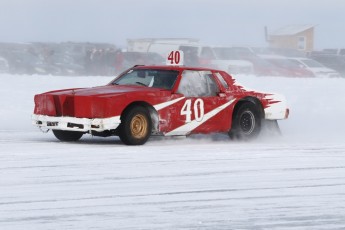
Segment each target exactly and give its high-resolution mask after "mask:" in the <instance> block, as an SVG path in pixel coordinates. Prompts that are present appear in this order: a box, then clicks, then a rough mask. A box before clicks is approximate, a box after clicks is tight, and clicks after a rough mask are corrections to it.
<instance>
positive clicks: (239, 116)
mask: <svg viewBox="0 0 345 230" xmlns="http://www.w3.org/2000/svg"><path fill="white" fill-rule="evenodd" d="M261 119H262V118H261V112H260V110H259V108H258V106H256V105H255V104H253V103H251V102H245V103H243V104H242V105H240V107H239V108H238V110H237V112H236V113H235V114H234V115H233V120H232V128H231V130H230V132H229V136H230V138H231V139H239V140H250V139H253V138H255V137H257V136H258V135H259V133H260V131H261Z"/></svg>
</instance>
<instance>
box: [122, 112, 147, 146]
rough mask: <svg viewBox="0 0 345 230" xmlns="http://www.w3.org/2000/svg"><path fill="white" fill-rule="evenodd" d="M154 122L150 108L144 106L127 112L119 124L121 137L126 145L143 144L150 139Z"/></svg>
mask: <svg viewBox="0 0 345 230" xmlns="http://www.w3.org/2000/svg"><path fill="white" fill-rule="evenodd" d="M151 130H152V122H151V118H150V114H149V112H148V110H147V109H146V108H144V107H142V106H136V107H132V108H130V109H129V110H128V111H126V112H125V114H124V115H123V117H122V119H121V124H120V126H119V137H120V139H121V141H122V142H123V143H125V144H126V145H142V144H145V142H146V141H147V140H148V139H149V137H150V135H151Z"/></svg>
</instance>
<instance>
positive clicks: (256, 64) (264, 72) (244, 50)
mask: <svg viewBox="0 0 345 230" xmlns="http://www.w3.org/2000/svg"><path fill="white" fill-rule="evenodd" d="M214 50H215V52H216V53H217V55H218V56H220V57H222V58H223V59H229V60H245V61H248V62H250V63H251V64H252V65H253V73H254V74H255V75H256V76H286V75H287V71H286V70H284V69H282V68H280V67H278V66H276V65H274V64H272V63H271V62H269V61H267V60H265V59H264V58H262V56H263V57H265V55H257V54H256V53H254V52H253V50H252V49H251V48H250V47H217V48H214Z"/></svg>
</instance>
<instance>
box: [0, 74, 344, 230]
mask: <svg viewBox="0 0 345 230" xmlns="http://www.w3.org/2000/svg"><path fill="white" fill-rule="evenodd" d="M238 79H239V81H240V82H241V83H243V84H244V85H245V86H247V87H248V88H255V89H258V90H263V91H268V92H279V93H282V94H284V95H285V96H286V97H287V99H288V102H289V107H290V118H289V119H288V120H284V121H280V122H279V124H280V127H281V130H282V132H283V136H282V137H262V138H260V139H259V140H257V141H255V142H251V143H242V142H232V141H230V140H229V139H228V138H227V137H226V135H212V136H204V135H198V136H192V137H188V138H184V139H176V138H151V139H150V140H149V141H148V142H147V143H146V144H145V145H144V146H135V147H129V146H124V145H122V144H121V142H120V141H119V140H118V139H117V138H114V137H112V138H95V137H91V136H84V137H83V138H82V139H81V141H80V142H78V143H62V142H59V141H57V140H56V139H55V138H54V136H53V135H52V133H47V134H44V133H42V132H40V131H39V130H38V129H37V128H36V127H33V126H32V125H31V113H32V110H33V95H34V94H36V93H40V92H44V91H48V90H53V89H60V88H70V87H83V86H95V85H103V84H106V83H107V82H109V81H110V80H111V78H109V77H56V76H14V75H0V80H1V85H0V162H1V163H0V178H1V179H0V229H1V230H7V229H10V230H12V229H18V230H23V229H29V230H40V229H42V230H43V229H44V230H46V229H54V230H55V229H210V230H214V229H216V230H217V229H344V228H345V141H344V140H345V122H344V118H345V79H291V78H272V77H260V78H258V77H254V76H238Z"/></svg>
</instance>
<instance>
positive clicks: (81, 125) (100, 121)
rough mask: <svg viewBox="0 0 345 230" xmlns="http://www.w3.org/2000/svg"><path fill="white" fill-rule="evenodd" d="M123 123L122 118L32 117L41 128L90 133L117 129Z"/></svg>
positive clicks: (33, 122)
mask: <svg viewBox="0 0 345 230" xmlns="http://www.w3.org/2000/svg"><path fill="white" fill-rule="evenodd" d="M120 123H121V120H120V116H115V117H109V118H95V119H89V118H76V117H53V116H46V115H37V114H33V115H32V124H33V125H36V126H38V127H40V128H46V129H57V130H68V131H79V132H89V131H97V132H102V131H106V130H112V129H116V128H117V127H118V126H119V125H120Z"/></svg>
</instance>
